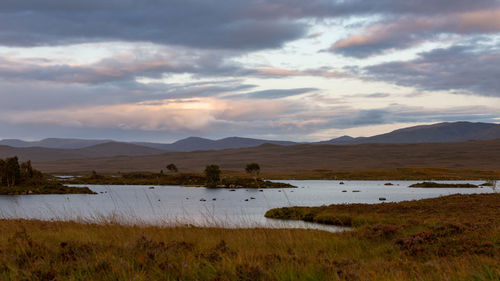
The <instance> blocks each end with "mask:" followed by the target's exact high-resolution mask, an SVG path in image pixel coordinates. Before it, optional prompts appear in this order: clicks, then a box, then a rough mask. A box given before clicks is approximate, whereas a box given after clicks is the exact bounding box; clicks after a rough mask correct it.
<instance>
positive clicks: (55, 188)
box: [0, 183, 96, 195]
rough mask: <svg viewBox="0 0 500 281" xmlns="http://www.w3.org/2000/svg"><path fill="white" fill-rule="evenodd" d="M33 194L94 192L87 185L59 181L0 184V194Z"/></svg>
mask: <svg viewBox="0 0 500 281" xmlns="http://www.w3.org/2000/svg"><path fill="white" fill-rule="evenodd" d="M35 194H96V193H95V192H93V191H92V190H90V189H89V188H88V187H70V186H64V185H62V184H60V183H50V184H43V185H26V186H25V185H21V186H10V187H7V186H0V195H35Z"/></svg>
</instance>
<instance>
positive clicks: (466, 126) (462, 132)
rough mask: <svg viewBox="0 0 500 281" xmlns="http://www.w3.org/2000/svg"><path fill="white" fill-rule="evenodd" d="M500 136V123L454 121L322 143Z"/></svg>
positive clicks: (391, 141) (422, 141)
mask: <svg viewBox="0 0 500 281" xmlns="http://www.w3.org/2000/svg"><path fill="white" fill-rule="evenodd" d="M499 138H500V124H492V123H471V122H453V123H437V124H432V125H423V126H414V127H408V128H403V129H399V130H395V131H392V132H390V133H387V134H381V135H376V136H372V137H361V138H351V139H349V137H341V138H336V139H332V140H329V141H325V142H320V144H362V143H430V142H462V141H468V140H492V139H499Z"/></svg>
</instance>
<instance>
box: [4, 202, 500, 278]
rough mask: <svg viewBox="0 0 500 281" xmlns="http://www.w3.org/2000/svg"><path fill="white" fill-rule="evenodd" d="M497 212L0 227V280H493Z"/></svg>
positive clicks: (485, 205)
mask: <svg viewBox="0 0 500 281" xmlns="http://www.w3.org/2000/svg"><path fill="white" fill-rule="evenodd" d="M499 209H500V194H485V195H467V196H465V195H453V196H447V197H443V198H438V199H426V200H421V201H412V202H403V203H388V204H386V203H384V204H377V205H363V204H354V205H339V206H329V207H319V208H286V209H281V210H289V211H282V213H281V216H284V215H283V214H288V218H302V219H303V218H304V217H305V216H306V215H307V217H308V218H309V219H310V220H312V221H316V220H317V218H321V219H322V220H325V222H326V221H327V220H328V219H329V218H333V217H336V218H337V219H339V220H340V221H342V222H345V223H346V224H350V225H353V226H355V228H354V230H353V231H350V232H344V233H337V234H334V233H328V232H323V231H314V230H300V229H221V228H197V227H171V228H160V227H151V226H149V227H148V226H122V225H118V224H114V223H112V222H111V223H108V224H86V223H76V222H41V221H26V220H0V233H2V235H1V236H0V280H53V279H54V278H57V280H134V279H135V280H499V279H500V264H499V263H498V260H499V258H500V253H499V251H500V231H499V228H500V223H499V220H500V219H499V218H498V217H499V216H498V210H499ZM278 210H279V209H278ZM272 212H275V213H277V212H278V211H277V210H274V211H272ZM283 212H286V213H283ZM348 220H350V223H347V221H348Z"/></svg>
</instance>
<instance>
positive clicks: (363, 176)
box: [263, 167, 500, 180]
mask: <svg viewBox="0 0 500 281" xmlns="http://www.w3.org/2000/svg"><path fill="white" fill-rule="evenodd" d="M263 177H265V178H268V179H288V180H290V179H296V180H487V179H498V178H500V171H486V170H459V169H444V168H431V167H427V168H421V167H420V168H418V167H414V168H412V167H408V168H396V169H380V170H349V171H341V170H324V169H322V170H310V171H296V172H289V173H263Z"/></svg>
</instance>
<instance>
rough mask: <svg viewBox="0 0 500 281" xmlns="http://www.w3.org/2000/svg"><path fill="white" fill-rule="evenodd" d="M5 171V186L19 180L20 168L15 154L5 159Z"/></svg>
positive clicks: (14, 183) (12, 184)
mask: <svg viewBox="0 0 500 281" xmlns="http://www.w3.org/2000/svg"><path fill="white" fill-rule="evenodd" d="M5 172H6V178H7V186H15V185H16V183H18V182H19V181H20V180H21V168H20V167H19V160H18V158H17V156H16V157H12V158H7V159H5Z"/></svg>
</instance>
